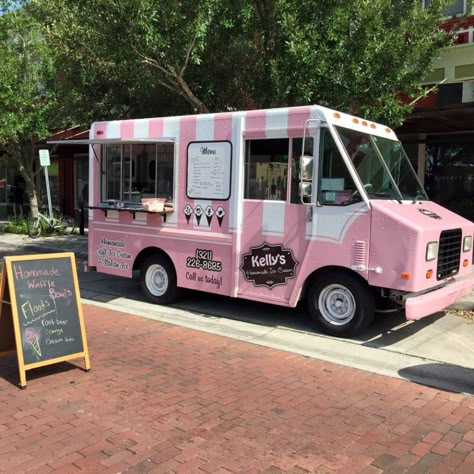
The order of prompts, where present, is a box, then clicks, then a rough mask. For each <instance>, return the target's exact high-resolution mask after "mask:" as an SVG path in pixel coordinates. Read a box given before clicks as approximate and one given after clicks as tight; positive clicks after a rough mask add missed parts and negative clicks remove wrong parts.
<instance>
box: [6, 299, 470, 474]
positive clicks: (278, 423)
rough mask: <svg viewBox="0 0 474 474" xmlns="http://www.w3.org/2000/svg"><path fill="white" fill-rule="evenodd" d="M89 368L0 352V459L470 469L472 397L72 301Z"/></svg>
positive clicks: (89, 467) (245, 468)
mask: <svg viewBox="0 0 474 474" xmlns="http://www.w3.org/2000/svg"><path fill="white" fill-rule="evenodd" d="M83 308H84V316H85V323H86V330H87V339H88V343H89V350H90V356H91V365H92V371H91V372H89V373H86V372H84V371H82V370H80V369H79V368H77V366H80V365H81V361H80V360H79V361H78V363H77V365H73V364H69V363H60V364H57V365H51V366H47V367H42V368H40V369H36V370H33V371H28V372H27V380H28V388H27V389H26V390H20V389H18V388H17V386H16V383H17V381H18V372H17V364H16V358H15V357H14V356H7V357H3V358H0V472H5V473H22V472H34V473H47V472H55V473H58V472H61V473H72V472H76V471H80V470H82V471H84V472H90V473H95V472H97V473H99V472H100V473H108V472H110V473H119V472H130V473H144V472H152V473H160V472H162V473H173V472H176V473H191V472H192V473H201V474H202V473H229V472H230V473H237V472H241V473H254V472H255V473H257V472H259V473H268V474H269V473H273V474H277V473H282V472H285V473H293V474H298V473H299V474H301V473H305V472H315V473H321V474H322V473H325V474H326V473H331V472H347V473H357V472H364V473H377V472H384V473H385V472H386V473H399V472H413V473H415V472H417V473H420V472H433V473H436V472H439V473H445V472H456V473H470V474H472V473H473V472H474V398H473V397H469V396H465V395H461V394H455V393H449V392H443V391H440V390H435V389H432V388H429V387H426V386H422V385H417V384H414V383H412V382H408V381H404V380H400V379H394V378H389V377H384V376H380V375H375V374H371V373H368V372H364V371H361V370H356V369H352V368H348V367H343V366H339V365H334V364H331V363H327V362H321V361H318V360H316V359H310V358H306V357H303V356H300V355H295V354H292V353H289V352H284V351H280V350H275V349H270V348H264V347H260V346H256V345H253V344H248V343H246V342H242V341H237V340H234V339H229V338H225V337H221V336H217V335H212V334H207V333H204V332H200V331H195V330H192V329H186V328H183V327H178V326H173V325H168V324H165V323H162V322H157V321H154V320H150V319H146V318H141V317H137V316H131V315H129V314H126V313H120V312H115V311H112V310H111V309H109V308H106V307H103V308H102V307H97V306H92V305H84V307H83Z"/></svg>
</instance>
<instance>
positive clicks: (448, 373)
mask: <svg viewBox="0 0 474 474" xmlns="http://www.w3.org/2000/svg"><path fill="white" fill-rule="evenodd" d="M398 374H399V375H400V377H403V378H404V379H407V380H410V381H411V382H415V383H417V384H419V385H425V386H429V387H433V388H437V389H442V390H446V391H449V392H454V393H469V394H474V370H473V369H468V368H465V367H460V366H458V365H451V364H439V363H431V364H420V365H414V366H412V367H406V368H404V369H400V370H399V371H398Z"/></svg>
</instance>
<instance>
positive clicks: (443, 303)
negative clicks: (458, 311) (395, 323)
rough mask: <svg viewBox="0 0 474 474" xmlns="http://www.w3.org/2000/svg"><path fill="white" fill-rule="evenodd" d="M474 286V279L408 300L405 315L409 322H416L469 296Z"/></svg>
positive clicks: (467, 279)
mask: <svg viewBox="0 0 474 474" xmlns="http://www.w3.org/2000/svg"><path fill="white" fill-rule="evenodd" d="M473 286H474V277H468V278H465V279H462V280H458V281H454V282H453V283H448V284H447V285H446V286H443V287H442V288H439V289H437V290H434V291H431V292H429V293H424V294H423V295H420V296H412V297H410V298H407V299H406V302H405V314H406V318H407V319H408V320H409V321H416V320H418V319H421V318H424V317H425V316H430V315H431V314H433V313H437V312H438V311H442V310H443V309H444V308H446V307H447V306H449V305H451V304H453V303H455V302H456V301H458V300H460V299H461V298H462V297H464V296H466V295H468V294H469V293H470V292H471V290H472V288H473Z"/></svg>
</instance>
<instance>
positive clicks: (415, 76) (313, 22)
mask: <svg viewBox="0 0 474 474" xmlns="http://www.w3.org/2000/svg"><path fill="white" fill-rule="evenodd" d="M421 3H422V2H420V1H418V0H317V1H315V0H220V1H218V0H179V1H176V0H169V1H166V2H165V1H163V0H88V1H84V0H33V1H32V6H33V7H34V10H35V11H36V14H37V15H38V18H40V19H41V21H42V22H43V23H44V24H45V25H46V30H45V36H46V37H47V39H48V41H49V42H50V44H52V45H53V46H54V47H55V48H56V49H57V50H58V55H59V58H60V61H61V67H62V72H63V78H64V81H65V82H66V83H68V84H69V87H70V89H71V91H74V93H75V95H72V94H71V96H70V97H71V98H75V100H74V101H73V102H71V109H74V110H75V111H76V112H79V111H80V110H83V111H87V110H89V112H91V113H90V114H89V115H90V116H91V118H93V119H98V118H107V117H114V118H118V117H120V118H125V117H137V116H144V115H163V114H166V113H181V112H189V111H192V112H199V113H200V112H206V111H208V110H210V111H213V112H216V111H224V110H235V109H242V108H259V107H277V106H288V105H301V104H308V103H319V104H322V105H327V106H330V107H334V108H338V109H342V110H345V111H348V112H352V113H356V114H360V115H364V116H367V117H368V118H371V119H372V120H380V121H384V122H388V123H389V124H391V125H392V126H396V125H399V124H400V123H401V121H402V120H403V118H404V116H405V115H406V113H407V112H408V111H409V110H410V108H409V106H407V105H405V104H403V103H402V102H401V100H400V96H401V95H408V96H418V95H420V94H422V90H421V88H420V85H419V84H420V82H421V81H422V79H423V77H424V76H425V75H426V73H427V72H428V71H429V68H430V65H431V63H432V61H433V59H434V58H435V57H436V55H437V54H438V53H439V51H440V50H441V49H442V48H443V47H444V46H446V45H447V44H449V42H450V39H451V35H450V34H449V33H446V32H444V31H443V30H441V29H440V28H439V27H438V25H437V23H438V19H439V18H440V17H441V12H442V9H443V8H445V7H446V5H449V4H450V3H452V0H433V1H432V3H431V6H430V8H428V9H423V8H422V6H421Z"/></svg>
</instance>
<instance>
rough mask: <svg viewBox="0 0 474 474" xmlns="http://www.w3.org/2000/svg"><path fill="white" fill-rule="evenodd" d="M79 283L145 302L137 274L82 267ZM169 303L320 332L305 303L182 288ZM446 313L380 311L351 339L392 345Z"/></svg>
mask: <svg viewBox="0 0 474 474" xmlns="http://www.w3.org/2000/svg"><path fill="white" fill-rule="evenodd" d="M79 282H80V287H81V296H82V297H83V298H86V299H91V300H94V301H100V302H102V303H110V302H113V301H114V300H115V299H117V298H122V297H123V298H128V299H131V300H134V301H140V302H143V301H146V300H145V298H144V296H143V294H142V292H141V290H140V285H139V282H138V274H136V275H135V277H134V278H133V279H129V278H123V277H112V276H110V275H104V274H102V273H84V272H82V271H81V270H79ZM150 304H151V303H150ZM170 306H171V307H173V308H176V309H181V310H185V311H189V312H190V313H193V314H195V315H201V316H203V317H206V316H208V317H209V316H212V317H220V318H226V319H231V320H237V321H242V322H247V323H252V324H257V325H261V326H268V327H279V328H284V329H289V330H293V331H300V332H305V333H313V334H319V333H320V332H319V331H318V328H317V327H316V326H315V324H314V323H313V321H312V320H311V318H310V316H309V315H308V313H307V311H306V307H305V304H304V302H301V303H300V304H299V305H298V306H297V307H296V308H286V307H283V306H276V305H271V304H266V303H259V302H256V301H249V300H244V299H239V298H230V297H228V296H221V295H215V294H212V293H203V292H199V291H193V290H183V291H182V296H181V298H180V299H179V300H178V301H177V302H176V303H174V304H172V305H170ZM443 315H444V313H438V314H437V315H435V316H432V317H430V318H425V319H423V320H420V321H415V322H411V321H406V319H405V315H404V313H403V312H396V313H380V314H379V313H378V314H377V315H376V317H375V320H374V323H373V324H372V325H371V327H370V328H368V329H367V330H365V331H364V332H363V333H361V334H360V335H359V336H357V337H355V338H353V339H352V341H353V342H355V343H357V344H361V345H364V346H367V347H374V348H382V347H387V346H391V345H393V344H396V343H397V342H398V341H400V340H403V339H405V338H407V337H410V336H412V335H414V334H416V333H417V332H418V331H421V330H423V329H424V328H426V327H427V326H429V325H430V324H433V322H435V321H437V320H438V319H440V318H442V317H443Z"/></svg>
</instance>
